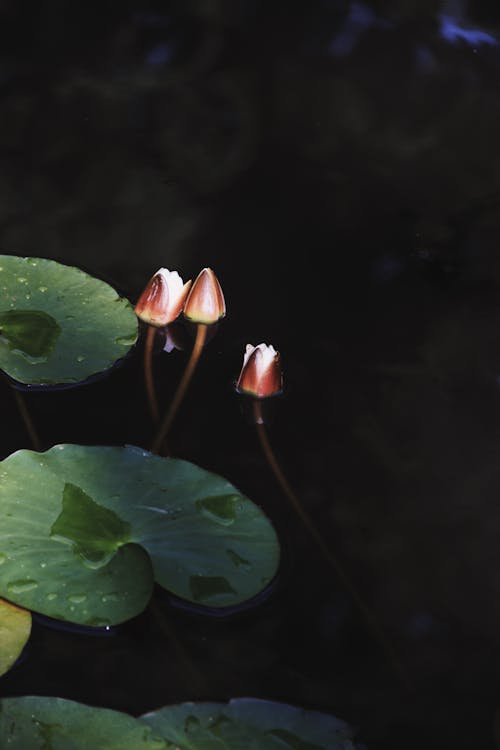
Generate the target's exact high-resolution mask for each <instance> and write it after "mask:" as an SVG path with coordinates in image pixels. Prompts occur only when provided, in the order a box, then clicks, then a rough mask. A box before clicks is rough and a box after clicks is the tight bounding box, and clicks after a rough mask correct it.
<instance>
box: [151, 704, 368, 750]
mask: <svg viewBox="0 0 500 750" xmlns="http://www.w3.org/2000/svg"><path fill="white" fill-rule="evenodd" d="M140 718H141V720H142V721H144V722H146V723H147V724H148V726H151V727H152V728H153V729H155V730H156V732H157V733H158V734H160V735H162V736H163V737H164V738H165V739H166V740H168V741H169V742H171V743H173V745H174V746H175V747H179V748H182V749H183V750H228V748H234V750H236V748H238V749H239V748H245V750H253V749H255V750H354V747H355V746H354V745H353V744H352V736H353V731H352V729H351V728H350V727H349V726H348V725H347V724H346V723H345V722H344V721H341V720H340V719H337V718H336V717H335V716H333V715H331V714H326V713H322V712H320V711H313V710H306V709H303V708H298V707H296V706H291V705H288V704H286V703H277V702H275V701H266V700H259V699H257V698H237V699H233V700H231V701H229V703H182V704H179V705H175V706H165V707H164V708H161V709H159V710H157V711H153V712H151V713H147V714H144V715H143V716H141V717H140Z"/></svg>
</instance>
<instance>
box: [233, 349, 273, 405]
mask: <svg viewBox="0 0 500 750" xmlns="http://www.w3.org/2000/svg"><path fill="white" fill-rule="evenodd" d="M236 389H237V390H238V391H239V392H241V393H247V394H249V395H250V396H254V397H256V398H266V397H267V396H275V395H276V394H278V393H281V391H282V389H283V374H282V372H281V363H280V355H279V353H278V352H277V351H276V350H275V349H274V347H273V346H268V345H267V344H259V345H258V346H253V345H252V344H247V347H246V350H245V355H244V357H243V367H242V369H241V373H240V376H239V378H238V380H237V382H236Z"/></svg>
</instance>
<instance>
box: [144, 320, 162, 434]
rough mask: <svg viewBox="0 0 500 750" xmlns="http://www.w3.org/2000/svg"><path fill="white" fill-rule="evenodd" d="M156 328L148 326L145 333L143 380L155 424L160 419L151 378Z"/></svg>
mask: <svg viewBox="0 0 500 750" xmlns="http://www.w3.org/2000/svg"><path fill="white" fill-rule="evenodd" d="M155 335H156V328H155V327H154V326H148V331H147V334H146V343H145V345H144V380H145V383H146V393H147V396H148V403H149V410H150V412H151V417H152V419H153V422H154V423H155V424H157V422H158V421H159V419H160V413H159V409H158V401H157V399H156V392H155V386H154V379H153V346H154V341H155Z"/></svg>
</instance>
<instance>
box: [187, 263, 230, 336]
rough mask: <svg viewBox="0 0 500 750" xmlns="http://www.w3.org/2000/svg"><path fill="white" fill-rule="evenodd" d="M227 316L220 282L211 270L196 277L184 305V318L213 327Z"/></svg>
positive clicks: (203, 271) (205, 269) (201, 272)
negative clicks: (212, 325) (213, 324)
mask: <svg viewBox="0 0 500 750" xmlns="http://www.w3.org/2000/svg"><path fill="white" fill-rule="evenodd" d="M225 314H226V303H225V301H224V295H223V293H222V289H221V286H220V284H219V281H218V279H217V277H216V275H215V274H214V272H213V271H212V269H211V268H204V269H203V270H202V271H200V273H199V274H198V276H197V277H196V279H195V281H194V283H193V286H192V287H191V290H190V292H189V294H188V297H187V300H186V303H185V305H184V317H185V318H187V320H190V321H191V322H192V323H204V324H205V325H211V324H212V323H217V321H218V320H220V319H221V318H223V317H224V315H225Z"/></svg>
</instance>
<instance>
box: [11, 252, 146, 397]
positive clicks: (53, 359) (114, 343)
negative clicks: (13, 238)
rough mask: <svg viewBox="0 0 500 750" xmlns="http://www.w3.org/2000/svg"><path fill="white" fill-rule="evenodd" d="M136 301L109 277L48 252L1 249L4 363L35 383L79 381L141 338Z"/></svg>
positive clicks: (22, 378)
mask: <svg viewBox="0 0 500 750" xmlns="http://www.w3.org/2000/svg"><path fill="white" fill-rule="evenodd" d="M137 335H138V321H137V316H136V315H135V313H134V310H133V308H132V305H131V304H130V302H129V301H128V300H127V299H125V298H124V297H120V296H119V295H118V294H117V292H116V291H115V290H114V289H113V288H112V287H111V286H109V284H106V283H105V282H103V281H101V280H99V279H96V278H94V277H92V276H89V274H87V273H84V272H83V271H81V270H80V269H78V268H75V267H73V266H66V265H63V264H62V263H57V262H56V261H53V260H49V259H46V258H22V257H18V256H15V255H0V369H2V370H3V371H4V372H5V373H7V375H9V376H10V377H11V378H12V379H13V380H15V381H17V382H19V383H24V384H30V385H41V386H43V385H62V384H73V385H74V384H77V383H80V382H82V381H83V380H86V379H88V378H89V377H92V376H95V375H97V374H99V373H102V372H104V371H106V370H108V369H109V368H110V367H111V366H112V365H114V364H115V363H116V362H117V361H118V360H120V359H122V358H123V357H124V356H125V355H126V354H127V353H128V351H129V350H130V348H131V347H132V346H133V345H134V344H135V342H136V340H137Z"/></svg>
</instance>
